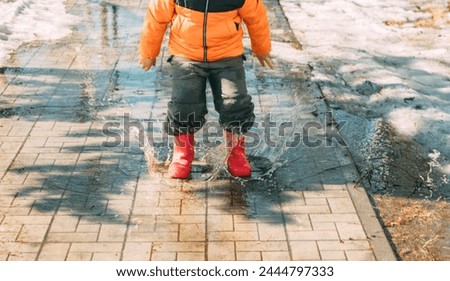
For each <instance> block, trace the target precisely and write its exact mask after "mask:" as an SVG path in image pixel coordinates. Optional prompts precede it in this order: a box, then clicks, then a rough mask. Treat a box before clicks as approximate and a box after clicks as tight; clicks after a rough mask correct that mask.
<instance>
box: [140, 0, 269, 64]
mask: <svg viewBox="0 0 450 281" xmlns="http://www.w3.org/2000/svg"><path fill="white" fill-rule="evenodd" d="M242 22H244V23H245V25H246V27H247V30H248V33H249V35H250V40H251V47H252V50H253V52H254V53H255V54H257V55H266V54H269V52H270V49H271V42H270V31H269V24H268V21H267V16H266V7H265V6H264V4H263V2H262V0H150V2H149V4H148V10H147V15H146V18H145V21H144V25H143V28H142V33H141V40H140V53H141V56H143V57H145V58H155V57H157V56H158V54H159V52H160V48H161V44H162V40H163V37H164V33H165V31H166V28H167V25H168V24H170V37H169V51H170V53H171V54H172V55H179V56H183V57H187V58H189V59H192V60H196V61H205V62H211V61H217V60H220V59H223V58H227V57H237V56H240V55H242V54H243V53H244V47H243V42H242V38H243V30H242V26H241V24H242Z"/></svg>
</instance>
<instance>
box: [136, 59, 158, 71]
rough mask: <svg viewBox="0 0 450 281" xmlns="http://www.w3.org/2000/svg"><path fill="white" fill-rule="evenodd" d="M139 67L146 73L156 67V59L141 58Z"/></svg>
mask: <svg viewBox="0 0 450 281" xmlns="http://www.w3.org/2000/svg"><path fill="white" fill-rule="evenodd" d="M139 65H140V66H141V68H142V69H143V70H145V71H147V70H149V69H150V68H152V66H155V65H156V58H143V57H141V56H139Z"/></svg>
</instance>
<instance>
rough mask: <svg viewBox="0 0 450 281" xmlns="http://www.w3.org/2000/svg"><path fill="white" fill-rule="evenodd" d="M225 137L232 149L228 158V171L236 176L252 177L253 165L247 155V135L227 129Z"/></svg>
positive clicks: (229, 147)
mask: <svg viewBox="0 0 450 281" xmlns="http://www.w3.org/2000/svg"><path fill="white" fill-rule="evenodd" d="M225 139H226V141H227V147H228V149H229V151H230V153H229V155H228V159H227V164H228V171H229V172H230V174H231V175H232V176H234V177H241V178H242V177H250V176H251V175H252V167H251V166H250V163H249V162H248V160H247V157H246V156H245V137H244V136H243V135H239V134H234V133H232V132H228V131H225Z"/></svg>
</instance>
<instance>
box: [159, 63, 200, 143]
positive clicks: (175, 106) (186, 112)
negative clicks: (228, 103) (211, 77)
mask: <svg viewBox="0 0 450 281" xmlns="http://www.w3.org/2000/svg"><path fill="white" fill-rule="evenodd" d="M170 64H171V71H172V97H171V100H170V101H169V102H168V104H167V107H168V110H167V119H166V121H165V122H164V130H165V131H166V132H167V133H168V134H169V135H179V134H182V133H195V132H196V131H197V130H199V129H200V128H201V127H202V126H203V125H204V123H205V121H206V120H205V115H206V114H207V113H208V110H207V107H206V96H205V89H206V82H207V75H206V73H204V71H203V70H202V68H201V67H199V63H197V62H194V61H191V60H189V59H186V58H182V57H173V58H172V59H171V60H170Z"/></svg>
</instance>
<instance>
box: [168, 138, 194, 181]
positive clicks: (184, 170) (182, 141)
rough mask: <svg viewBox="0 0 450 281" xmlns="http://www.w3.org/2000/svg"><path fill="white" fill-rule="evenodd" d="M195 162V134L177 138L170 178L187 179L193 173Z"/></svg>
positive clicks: (170, 166) (169, 171)
mask: <svg viewBox="0 0 450 281" xmlns="http://www.w3.org/2000/svg"><path fill="white" fill-rule="evenodd" d="M193 160H194V134H182V135H178V136H175V138H174V145H173V158H172V162H171V163H170V165H169V170H168V173H169V176H170V177H172V178H175V179H186V178H188V177H189V174H190V173H191V164H192V161H193Z"/></svg>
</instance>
